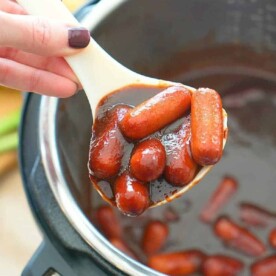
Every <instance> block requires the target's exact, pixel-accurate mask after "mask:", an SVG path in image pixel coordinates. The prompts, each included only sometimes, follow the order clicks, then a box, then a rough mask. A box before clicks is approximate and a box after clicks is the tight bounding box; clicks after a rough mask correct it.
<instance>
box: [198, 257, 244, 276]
mask: <svg viewBox="0 0 276 276" xmlns="http://www.w3.org/2000/svg"><path fill="white" fill-rule="evenodd" d="M243 268H244V264H243V263H242V262H241V261H239V260H237V259H234V258H231V257H228V256H223V255H214V256H209V257H207V258H206V260H205V261H204V263H203V265H202V272H203V275H204V276H222V275H223V276H238V275H240V272H241V271H242V270H243Z"/></svg>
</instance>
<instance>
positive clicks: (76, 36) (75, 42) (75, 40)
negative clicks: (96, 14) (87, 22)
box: [68, 27, 90, 49]
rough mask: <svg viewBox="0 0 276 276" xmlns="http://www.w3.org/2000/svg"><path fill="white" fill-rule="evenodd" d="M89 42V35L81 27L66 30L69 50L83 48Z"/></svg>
mask: <svg viewBox="0 0 276 276" xmlns="http://www.w3.org/2000/svg"><path fill="white" fill-rule="evenodd" d="M89 41H90V33H89V31H88V30H87V29H85V28H82V27H74V28H70V29H69V30H68V44H69V46H70V47H71V48H76V49H80V48H85V47H86V46H87V45H88V44H89Z"/></svg>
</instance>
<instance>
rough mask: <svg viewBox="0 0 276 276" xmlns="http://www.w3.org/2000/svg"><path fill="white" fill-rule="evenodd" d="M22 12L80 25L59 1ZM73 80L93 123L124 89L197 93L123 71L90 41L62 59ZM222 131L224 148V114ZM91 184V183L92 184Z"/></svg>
mask: <svg viewBox="0 0 276 276" xmlns="http://www.w3.org/2000/svg"><path fill="white" fill-rule="evenodd" d="M16 1H17V2H18V3H19V4H20V5H21V6H22V7H24V8H25V10H26V11H27V12H28V13H29V14H32V15H38V16H45V17H49V18H53V19H58V20H63V21H64V22H66V23H67V24H69V25H73V26H78V25H80V23H79V22H78V21H77V20H76V18H75V17H74V16H73V15H72V14H71V12H70V11H69V10H68V9H67V8H66V7H65V6H64V4H63V3H62V2H61V1H57V0H16ZM65 60H66V61H67V62H68V64H69V65H70V67H71V68H72V70H73V71H74V73H75V74H76V76H77V77H78V78H79V80H80V82H81V84H82V86H83V89H84V91H85V93H86V96H87V99H88V101H89V105H90V107H91V112H92V116H93V120H95V118H96V110H97V106H98V104H99V102H100V100H101V99H102V98H104V97H105V96H106V95H108V94H110V93H111V92H113V91H115V90H118V89H120V88H123V87H127V86H131V85H145V86H151V87H157V88H158V87H161V86H162V87H170V86H175V85H177V86H179V85H181V86H184V87H185V88H187V89H188V90H189V91H190V92H191V93H194V92H195V91H196V89H195V88H193V87H190V86H186V85H183V84H180V83H175V82H171V81H166V80H160V79H155V78H150V77H147V76H143V75H141V74H138V73H136V72H133V71H131V70H130V69H128V68H126V67H125V66H123V65H122V64H120V63H119V62H117V61H116V60H114V59H113V58H112V57H111V56H110V55H109V54H107V53H106V52H105V51H104V50H103V49H102V48H101V47H100V46H99V45H98V44H97V42H96V41H95V40H94V39H93V38H91V39H90V43H89V45H88V46H87V47H86V48H85V49H83V50H82V51H80V52H79V53H77V54H75V55H72V56H68V57H65ZM223 120H224V121H223V127H224V138H223V147H224V146H225V144H226V140H227V113H226V112H225V110H223ZM212 167H213V165H211V166H204V167H202V168H201V169H200V170H199V172H198V173H197V175H196V176H195V178H194V179H193V180H192V181H191V182H190V183H189V184H188V185H186V186H184V187H183V188H182V189H180V190H179V191H178V192H176V193H174V194H173V195H171V196H170V197H168V198H166V199H164V200H162V201H159V202H157V203H155V204H153V205H151V208H152V207H157V206H160V205H162V204H165V203H167V202H170V201H172V200H174V199H176V198H178V197H180V196H182V195H183V194H184V193H186V192H187V191H188V190H190V189H191V188H192V187H193V186H195V185H196V184H197V183H199V182H200V181H201V180H202V179H203V178H204V176H205V175H206V174H207V173H208V172H209V171H210V170H211V169H212ZM92 182H93V181H92ZM93 185H94V187H95V188H96V189H97V191H98V192H99V194H100V195H101V197H102V198H103V199H104V200H105V201H107V202H108V203H110V204H113V202H112V201H111V200H110V199H109V198H108V197H106V196H105V194H104V193H103V192H102V191H101V190H100V188H99V187H98V185H97V183H95V182H93Z"/></svg>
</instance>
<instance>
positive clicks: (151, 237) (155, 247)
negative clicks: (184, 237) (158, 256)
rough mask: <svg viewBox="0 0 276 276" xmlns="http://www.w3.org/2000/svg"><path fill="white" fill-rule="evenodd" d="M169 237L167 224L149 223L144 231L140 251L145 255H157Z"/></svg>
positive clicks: (160, 222)
mask: <svg viewBox="0 0 276 276" xmlns="http://www.w3.org/2000/svg"><path fill="white" fill-rule="evenodd" d="M168 235H169V228H168V226H167V224H165V223H164V222H162V221H158V220H154V221H150V222H149V223H148V224H147V225H146V227H145V230H144V234H143V238H142V249H143V251H144V252H145V253H146V254H147V255H151V254H154V253H157V252H158V251H159V250H160V249H161V248H162V247H163V246H164V244H165V243H166V241H167V238H168Z"/></svg>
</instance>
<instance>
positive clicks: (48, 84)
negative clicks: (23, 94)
mask: <svg viewBox="0 0 276 276" xmlns="http://www.w3.org/2000/svg"><path fill="white" fill-rule="evenodd" d="M0 72H1V74H0V84H2V85H4V86H8V87H11V88H15V89H18V90H22V91H30V92H36V93H40V94H44V95H49V96H56V97H61V98H64V97H70V96H72V95H74V94H75V93H76V91H77V84H76V83H74V82H73V81H71V80H69V79H67V78H65V77H62V76H59V75H56V74H53V73H51V72H47V71H43V70H39V69H35V68H32V67H29V66H27V65H23V64H19V63H17V62H15V61H12V60H7V59H4V58H0Z"/></svg>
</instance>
